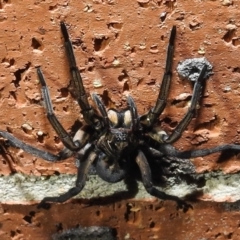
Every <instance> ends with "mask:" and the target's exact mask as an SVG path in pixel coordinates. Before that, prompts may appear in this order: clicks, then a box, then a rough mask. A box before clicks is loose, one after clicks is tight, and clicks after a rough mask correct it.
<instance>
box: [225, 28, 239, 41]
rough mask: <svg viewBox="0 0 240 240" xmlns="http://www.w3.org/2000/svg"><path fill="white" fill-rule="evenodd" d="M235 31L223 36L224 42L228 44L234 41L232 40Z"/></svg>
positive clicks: (232, 30) (229, 31)
mask: <svg viewBox="0 0 240 240" xmlns="http://www.w3.org/2000/svg"><path fill="white" fill-rule="evenodd" d="M235 32H236V30H235V29H231V30H228V31H227V32H226V33H225V35H224V36H223V40H224V41H225V42H227V43H229V42H231V41H232V38H233V37H234V36H235Z"/></svg>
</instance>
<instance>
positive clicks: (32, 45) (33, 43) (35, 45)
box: [31, 37, 42, 50]
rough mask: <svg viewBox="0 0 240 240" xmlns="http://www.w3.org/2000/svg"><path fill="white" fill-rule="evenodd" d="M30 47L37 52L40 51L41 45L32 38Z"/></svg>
mask: <svg viewBox="0 0 240 240" xmlns="http://www.w3.org/2000/svg"><path fill="white" fill-rule="evenodd" d="M31 47H32V48H33V49H38V50H42V49H41V47H42V44H41V43H40V42H39V41H38V40H37V39H36V38H34V37H33V38H32V44H31Z"/></svg>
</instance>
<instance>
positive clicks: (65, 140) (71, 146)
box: [37, 68, 82, 151]
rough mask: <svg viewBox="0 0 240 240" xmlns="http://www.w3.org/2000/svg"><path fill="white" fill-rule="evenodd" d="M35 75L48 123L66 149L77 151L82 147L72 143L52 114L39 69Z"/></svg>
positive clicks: (46, 89) (49, 100) (76, 142)
mask: <svg viewBox="0 0 240 240" xmlns="http://www.w3.org/2000/svg"><path fill="white" fill-rule="evenodd" d="M37 74H38V78H39V80H40V83H41V85H42V95H43V99H44V103H45V107H46V111H47V118H48V120H49V122H50V123H51V125H52V127H53V128H54V130H55V132H56V133H57V134H58V136H59V137H60V139H61V141H62V143H63V144H64V146H65V147H67V148H68V149H70V150H72V151H76V150H79V149H80V148H81V147H82V146H81V143H80V142H79V141H75V142H74V141H73V139H72V137H71V136H70V135H69V133H68V132H67V131H66V130H65V129H64V127H63V126H62V124H61V123H60V122H59V121H58V119H57V117H56V115H55V114H54V112H53V107H52V103H51V99H50V95H49V91H48V87H47V85H46V81H45V79H44V76H43V74H42V71H41V69H40V68H37Z"/></svg>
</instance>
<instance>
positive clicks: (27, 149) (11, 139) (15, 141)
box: [0, 131, 67, 162]
mask: <svg viewBox="0 0 240 240" xmlns="http://www.w3.org/2000/svg"><path fill="white" fill-rule="evenodd" d="M0 136H2V137H3V138H5V139H7V143H8V144H9V145H10V146H12V147H16V148H20V149H22V150H24V151H25V152H28V153H30V154H32V155H34V156H36V157H39V158H42V159H45V160H47V161H50V162H54V161H60V160H64V159H66V158H67V157H65V156H64V155H62V154H58V155H54V154H52V153H49V152H46V151H43V150H40V149H37V148H35V147H32V146H30V145H28V144H26V143H24V142H22V141H20V140H19V139H17V138H15V137H14V136H13V135H12V134H10V133H8V132H6V131H0Z"/></svg>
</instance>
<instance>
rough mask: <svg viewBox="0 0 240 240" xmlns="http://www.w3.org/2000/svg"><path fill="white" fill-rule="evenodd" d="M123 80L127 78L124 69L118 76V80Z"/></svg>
mask: <svg viewBox="0 0 240 240" xmlns="http://www.w3.org/2000/svg"><path fill="white" fill-rule="evenodd" d="M123 80H128V74H127V71H126V70H125V69H123V70H122V72H121V74H120V75H119V76H118V81H119V82H122V81H123Z"/></svg>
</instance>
